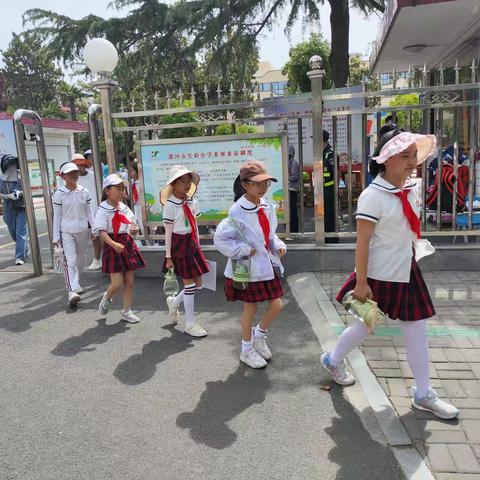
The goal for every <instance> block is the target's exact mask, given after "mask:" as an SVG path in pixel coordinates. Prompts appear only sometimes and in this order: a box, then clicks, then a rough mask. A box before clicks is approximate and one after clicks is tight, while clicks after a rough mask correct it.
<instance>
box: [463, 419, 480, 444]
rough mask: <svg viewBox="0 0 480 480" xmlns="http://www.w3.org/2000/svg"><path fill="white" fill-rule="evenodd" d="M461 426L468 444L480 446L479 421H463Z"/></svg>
mask: <svg viewBox="0 0 480 480" xmlns="http://www.w3.org/2000/svg"><path fill="white" fill-rule="evenodd" d="M462 426H463V429H464V430H465V432H466V434H467V438H468V440H469V442H470V443H475V444H480V420H463V421H462Z"/></svg>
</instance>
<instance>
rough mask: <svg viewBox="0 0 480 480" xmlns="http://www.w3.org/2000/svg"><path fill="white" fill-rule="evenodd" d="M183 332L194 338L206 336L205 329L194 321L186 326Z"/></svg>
mask: <svg viewBox="0 0 480 480" xmlns="http://www.w3.org/2000/svg"><path fill="white" fill-rule="evenodd" d="M184 332H185V333H187V334H188V335H191V336H192V337H196V338H201V337H206V336H207V331H206V330H205V329H204V328H203V327H202V326H200V325H199V324H198V323H194V324H193V325H190V326H186V327H185V330H184Z"/></svg>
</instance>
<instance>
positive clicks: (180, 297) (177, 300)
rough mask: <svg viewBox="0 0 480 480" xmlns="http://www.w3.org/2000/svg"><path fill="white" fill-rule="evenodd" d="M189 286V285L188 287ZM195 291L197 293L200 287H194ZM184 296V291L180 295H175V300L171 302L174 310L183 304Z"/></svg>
mask: <svg viewBox="0 0 480 480" xmlns="http://www.w3.org/2000/svg"><path fill="white" fill-rule="evenodd" d="M190 286H191V285H189V287H190ZM196 289H197V292H199V291H200V290H201V289H202V287H201V286H200V287H196ZM184 296H185V289H183V290H182V291H181V292H180V293H178V294H177V296H176V297H175V299H174V300H173V306H174V307H175V308H178V307H179V306H180V304H181V303H182V302H183V299H184Z"/></svg>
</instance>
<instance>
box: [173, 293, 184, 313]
mask: <svg viewBox="0 0 480 480" xmlns="http://www.w3.org/2000/svg"><path fill="white" fill-rule="evenodd" d="M184 295H185V290H182V291H181V292H180V293H179V294H177V296H176V297H175V298H174V300H173V306H174V307H175V308H177V309H178V307H179V306H180V304H181V303H182V302H183V297H184Z"/></svg>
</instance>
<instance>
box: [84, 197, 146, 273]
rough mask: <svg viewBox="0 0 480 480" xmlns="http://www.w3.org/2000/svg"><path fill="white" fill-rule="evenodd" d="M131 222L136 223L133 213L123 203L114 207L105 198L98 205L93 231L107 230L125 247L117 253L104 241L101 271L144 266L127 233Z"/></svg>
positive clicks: (125, 269) (136, 268)
mask: <svg viewBox="0 0 480 480" xmlns="http://www.w3.org/2000/svg"><path fill="white" fill-rule="evenodd" d="M131 223H136V218H135V215H134V214H133V212H132V211H131V210H130V209H129V208H128V207H127V206H126V205H125V204H124V203H122V202H120V203H119V204H118V207H117V208H114V207H113V206H112V205H110V204H109V203H108V202H107V201H106V200H105V201H104V202H102V203H101V204H100V205H99V206H98V210H97V213H96V215H95V221H94V228H93V232H94V233H95V234H96V235H100V232H102V231H103V232H107V233H108V235H109V237H110V238H112V239H113V240H114V241H115V242H118V243H121V244H122V245H123V246H124V247H125V248H124V250H123V252H122V253H117V252H116V251H115V250H114V249H113V247H111V246H110V245H108V244H107V243H106V242H104V244H103V253H102V272H104V273H123V272H127V271H131V270H138V269H139V268H143V267H145V266H146V262H145V259H144V258H143V256H142V254H141V253H140V251H139V249H138V247H137V245H136V244H135V242H134V240H133V238H132V236H131V235H130V233H129V228H130V224H131Z"/></svg>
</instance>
